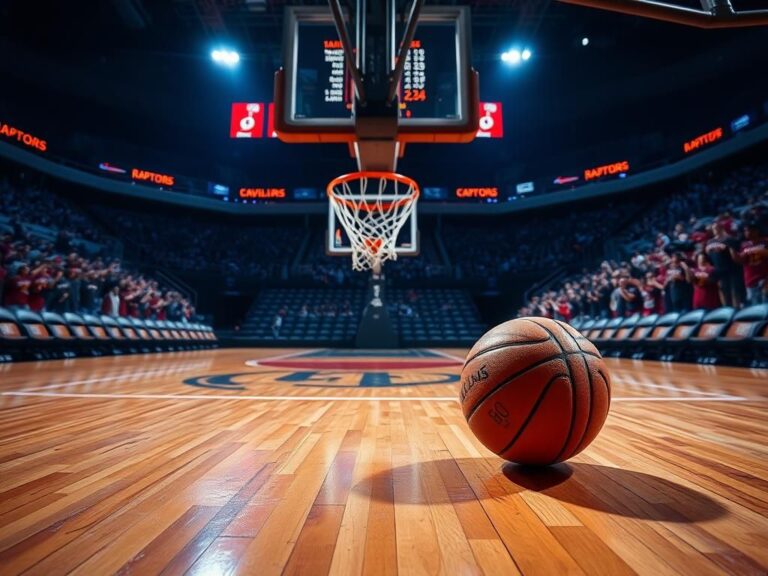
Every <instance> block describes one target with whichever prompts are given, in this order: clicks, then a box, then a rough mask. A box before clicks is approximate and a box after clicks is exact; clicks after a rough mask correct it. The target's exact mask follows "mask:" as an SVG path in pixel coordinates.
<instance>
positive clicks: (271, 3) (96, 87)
mask: <svg viewBox="0 0 768 576" xmlns="http://www.w3.org/2000/svg"><path fill="white" fill-rule="evenodd" d="M676 1H677V2H678V3H680V4H681V5H687V6H689V7H700V1H699V0H676ZM457 3H458V4H468V5H470V6H471V8H472V18H473V60H474V64H475V66H476V67H477V68H478V69H479V71H480V74H481V97H482V99H484V100H489V101H501V102H503V103H504V105H505V125H506V128H507V136H506V137H505V139H504V141H503V142H499V143H496V147H495V148H494V149H493V151H492V152H491V153H489V154H486V153H484V154H482V155H478V157H477V158H476V161H475V160H473V162H472V166H471V167H469V165H468V164H467V163H466V162H459V163H456V162H454V161H453V160H454V159H455V158H462V155H463V154H464V153H465V151H464V150H457V151H452V150H451V149H452V148H453V147H448V149H445V150H444V151H442V152H441V153H440V155H439V158H438V161H439V159H445V161H446V163H447V164H451V165H452V166H453V167H454V170H457V171H459V172H460V171H461V170H469V169H470V168H471V170H473V171H475V170H482V171H486V172H487V171H489V170H490V171H494V172H495V173H496V174H497V177H511V178H517V177H524V176H525V175H526V174H535V173H537V171H539V172H540V171H542V170H544V169H545V166H544V165H545V164H554V163H559V164H560V165H567V164H568V163H572V164H573V165H578V163H579V162H582V159H581V158H580V157H579V155H580V154H581V155H582V156H588V155H590V156H595V155H599V149H600V147H608V148H610V147H614V146H615V143H617V142H620V141H622V140H626V139H627V138H628V137H632V138H634V139H635V140H636V142H637V146H638V148H643V147H647V148H648V149H652V148H654V146H656V145H657V144H658V142H659V141H660V139H661V140H663V139H664V138H667V137H669V134H670V133H671V132H674V133H675V134H676V135H677V134H686V133H690V134H695V133H696V131H697V130H698V129H699V127H701V128H702V129H704V128H706V127H707V126H708V125H709V124H710V123H711V121H712V119H714V118H715V117H718V115H721V114H730V113H731V111H733V112H734V113H736V112H738V111H740V110H746V109H749V108H750V107H754V106H759V105H762V103H763V102H764V101H765V100H766V99H767V98H768V77H767V76H766V75H765V74H764V73H763V72H762V71H764V70H766V69H768V51H766V50H765V49H764V48H765V45H766V39H767V38H768V32H767V31H766V29H765V28H753V29H737V30H712V31H702V30H698V29H691V28H686V27H683V26H679V25H673V24H667V23H663V22H658V21H651V20H644V19H641V18H636V17H629V16H624V15H620V14H614V13H608V12H603V11H599V10H594V9H588V8H582V7H578V6H573V5H569V4H564V3H560V2H557V1H547V0H472V1H469V2H456V1H450V0H427V4H428V5H435V4H457ZM733 3H734V5H735V6H736V7H737V8H739V9H744V10H749V9H756V8H763V7H764V2H763V0H741V1H740V2H739V1H738V0H733ZM286 4H291V5H295V4H304V5H325V4H326V1H325V0H303V1H301V2H296V1H291V2H285V1H282V0H167V1H150V0H108V1H104V2H98V3H94V2H88V1H85V0H74V1H68V2H55V3H46V5H45V9H41V7H40V4H39V3H36V2H29V1H27V0H7V1H6V2H3V3H2V5H0V49H2V55H0V74H2V75H3V83H4V85H5V86H8V88H7V89H4V90H3V93H2V94H0V113H2V114H5V115H6V116H9V115H10V116H12V117H15V118H21V119H24V120H25V121H27V122H29V123H31V124H32V126H33V127H35V128H38V127H40V128H44V127H51V129H54V128H63V130H64V131H66V132H67V137H68V138H69V139H70V140H71V142H70V144H71V145H72V146H74V147H80V149H81V150H83V151H85V152H88V153H95V152H91V149H93V148H98V151H99V152H109V151H110V150H112V148H111V147H110V146H112V145H111V144H103V143H102V144H101V145H99V146H98V147H97V146H96V145H95V144H94V143H93V142H92V141H91V140H90V139H89V135H92V134H96V135H98V136H100V137H102V138H106V139H107V140H109V141H110V142H113V144H114V147H115V148H119V147H120V146H123V145H124V144H127V145H129V146H132V147H133V148H131V150H132V152H131V153H133V154H141V153H143V150H144V149H145V148H149V149H152V150H155V151H158V150H159V151H162V152H163V154H164V155H165V158H167V160H168V162H170V163H172V164H173V165H174V166H178V168H175V169H177V170H182V171H183V170H189V171H191V172H193V175H199V176H202V177H208V178H212V179H213V178H223V177H228V176H229V175H232V174H237V173H239V174H243V175H245V174H249V173H255V172H258V171H263V170H264V168H265V167H269V168H270V169H272V170H280V162H282V161H283V160H285V155H284V154H282V155H281V157H280V159H279V161H277V162H276V159H275V156H274V155H273V154H272V153H271V152H270V150H269V149H268V148H266V147H267V146H268V145H269V144H273V143H264V142H256V143H247V144H244V143H241V142H231V141H229V139H228V137H227V128H228V121H229V120H228V113H229V104H230V103H231V102H233V101H264V102H267V101H270V100H271V97H272V73H273V71H274V70H275V69H276V68H277V67H278V66H279V65H280V64H281V61H280V60H281V45H282V17H283V10H284V8H285V5H286ZM400 5H401V6H402V7H403V8H402V9H405V7H406V5H407V2H406V1H405V0H402V1H401V2H400ZM583 38H589V44H588V46H582V40H583ZM222 41H225V42H227V43H228V44H230V45H232V46H235V47H236V48H237V49H238V50H239V51H240V53H241V54H242V56H243V62H242V66H241V69H240V70H239V72H238V74H237V75H225V74H222V73H221V71H219V70H216V69H215V67H214V66H213V65H212V63H211V61H210V58H209V52H210V49H211V47H212V46H213V45H214V44H216V43H217V42H222ZM514 43H524V44H525V45H528V46H531V47H532V48H533V50H534V57H533V58H532V60H531V62H530V63H529V65H527V66H525V67H521V68H520V69H518V70H510V69H508V67H505V66H504V65H503V64H502V62H501V61H500V54H501V52H502V51H504V50H505V49H507V48H508V47H509V46H510V45H512V44H514ZM38 129H39V128H38ZM675 137H677V136H675ZM123 147H124V146H123ZM304 148H306V147H304ZM430 150H431V149H430ZM315 153H316V151H315V150H304V149H303V148H302V147H296V148H294V149H292V150H291V153H290V154H291V158H294V159H295V158H298V159H300V160H301V161H302V162H309V163H311V162H312V161H313V158H314V156H315ZM334 154H335V155H336V156H335V157H336V158H338V161H339V162H345V161H346V154H345V151H344V150H341V149H339V150H335V151H334V152H333V153H332V154H331V155H332V156H333V155H334ZM659 160H661V158H660V159H659ZM405 161H406V162H411V163H412V165H413V166H414V169H415V170H416V171H418V170H419V169H420V168H419V166H421V165H422V164H423V165H425V166H426V165H427V164H431V165H432V166H433V165H434V163H435V161H436V155H435V154H432V153H430V152H427V151H422V150H421V149H419V148H417V147H414V149H413V152H409V155H408V157H407V158H406V160H405ZM291 164H292V163H291V162H289V161H288V160H285V166H286V170H287V171H288V172H290V170H291ZM340 166H341V167H340V168H339V169H343V167H344V166H345V165H344V164H341V165H340ZM457 166H458V167H457ZM499 166H503V168H502V169H499ZM333 170H334V172H338V170H337V169H335V168H334V169H333ZM500 170H501V173H502V175H501V176H498V175H499V171H500ZM195 171H198V172H200V173H199V174H195V173H194V172H195ZM321 173H322V172H321ZM332 173H333V172H332ZM504 174H506V176H505V175H504ZM323 177H324V176H323Z"/></svg>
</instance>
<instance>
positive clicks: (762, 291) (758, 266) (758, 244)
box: [734, 223, 768, 305]
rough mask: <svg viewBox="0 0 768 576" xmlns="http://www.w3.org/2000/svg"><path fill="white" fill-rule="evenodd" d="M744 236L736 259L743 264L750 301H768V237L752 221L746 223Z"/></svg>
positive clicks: (753, 302) (735, 255) (752, 303)
mask: <svg viewBox="0 0 768 576" xmlns="http://www.w3.org/2000/svg"><path fill="white" fill-rule="evenodd" d="M744 237H745V239H744V241H743V242H742V243H741V246H740V247H739V250H738V252H737V253H735V254H734V260H736V261H737V262H739V263H740V264H741V265H742V266H743V270H744V285H745V286H746V287H747V301H748V303H749V304H750V305H756V304H763V303H766V302H768V237H765V236H763V235H762V234H761V233H760V230H759V228H758V227H757V226H756V225H754V224H752V223H747V224H745V225H744Z"/></svg>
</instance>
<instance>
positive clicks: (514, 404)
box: [461, 318, 611, 464]
mask: <svg viewBox="0 0 768 576" xmlns="http://www.w3.org/2000/svg"><path fill="white" fill-rule="evenodd" d="M610 404H611V379H610V377H609V375H608V370H607V369H606V367H605V362H603V358H602V356H600V353H599V352H598V351H597V349H596V348H595V347H594V346H593V345H592V343H591V342H590V341H589V340H587V339H586V338H585V337H584V336H582V335H581V334H579V332H577V331H576V330H575V329H574V328H571V327H570V326H569V325H568V324H565V323H563V322H558V321H557V320H549V319H547V318H519V319H517V320H511V321H509V322H505V323H504V324H501V325H499V326H496V328H493V329H492V330H490V331H489V332H487V333H486V334H484V335H483V336H482V337H481V338H480V340H478V341H477V343H476V344H475V345H474V347H473V348H472V350H470V351H469V354H468V355H467V360H466V362H465V363H464V368H463V370H462V372H461V407H462V410H463V411H464V416H465V417H466V419H467V422H468V423H469V427H470V428H471V429H472V432H474V433H475V435H476V436H477V438H478V439H479V440H480V442H482V443H483V444H484V445H485V446H486V447H487V448H488V449H489V450H492V451H493V452H495V453H496V454H498V455H499V456H501V457H502V458H505V459H506V460H510V461H512V462H517V463H519V464H554V463H556V462H562V461H563V460H567V459H568V458H571V457H572V456H575V455H576V454H578V453H579V452H581V451H582V450H584V448H586V447H587V446H589V444H590V442H592V440H594V439H595V436H597V434H598V432H600V429H601V428H602V427H603V423H604V422H605V418H606V416H607V415H608V408H609V406H610Z"/></svg>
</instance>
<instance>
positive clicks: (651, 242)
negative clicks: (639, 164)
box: [519, 167, 768, 321]
mask: <svg viewBox="0 0 768 576" xmlns="http://www.w3.org/2000/svg"><path fill="white" fill-rule="evenodd" d="M706 213H709V214H714V215H710V216H696V215H695V214H706ZM623 240H624V242H625V243H626V245H627V246H628V247H629V249H630V252H629V253H627V258H626V259H623V260H618V261H617V260H606V261H604V262H602V264H601V265H600V268H599V269H598V270H595V271H592V272H588V271H586V270H585V271H584V272H583V273H582V274H580V275H577V276H576V277H573V278H570V279H568V281H566V282H564V283H563V284H562V285H561V286H559V287H557V288H554V289H548V290H545V291H544V292H542V293H539V294H537V295H535V296H533V297H532V298H531V300H530V301H529V302H528V303H527V304H526V305H525V306H524V307H523V308H521V309H520V311H519V314H520V315H521V316H528V315H536V316H547V317H552V318H558V319H564V320H566V321H568V320H570V319H572V318H574V317H577V316H581V315H586V316H590V317H603V318H608V317H617V316H618V317H624V316H631V315H633V314H642V315H650V314H653V313H658V314H661V313H664V312H686V311H689V310H693V309H705V310H711V309H714V308H718V307H720V306H732V307H735V308H741V307H743V306H745V305H753V304H760V303H768V167H760V168H755V167H748V168H741V169H739V170H737V171H735V172H733V173H731V174H729V175H728V176H727V177H725V178H720V179H718V178H716V177H714V176H713V175H708V176H707V178H706V179H702V180H700V181H697V182H695V183H694V184H692V185H691V186H690V187H689V188H687V189H686V190H683V191H680V192H677V193H675V194H673V195H672V196H670V197H667V198H665V199H664V200H662V201H660V202H659V203H658V205H657V206H656V207H654V208H653V209H652V210H650V211H648V212H647V213H646V214H645V215H644V217H643V218H642V219H639V220H638V221H637V222H636V223H635V224H633V225H632V226H631V227H630V228H629V229H628V230H627V231H626V232H625V234H624V235H623Z"/></svg>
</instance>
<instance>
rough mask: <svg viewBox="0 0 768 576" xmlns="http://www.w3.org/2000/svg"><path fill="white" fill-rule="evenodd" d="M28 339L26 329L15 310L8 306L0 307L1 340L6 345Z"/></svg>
mask: <svg viewBox="0 0 768 576" xmlns="http://www.w3.org/2000/svg"><path fill="white" fill-rule="evenodd" d="M26 339H27V335H26V333H25V330H24V329H23V328H22V326H21V323H20V322H19V321H18V320H17V319H16V316H15V315H14V314H13V312H11V311H10V310H8V309H6V308H0V342H2V343H3V345H4V346H5V345H9V344H11V343H18V342H23V341H24V340H26Z"/></svg>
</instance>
